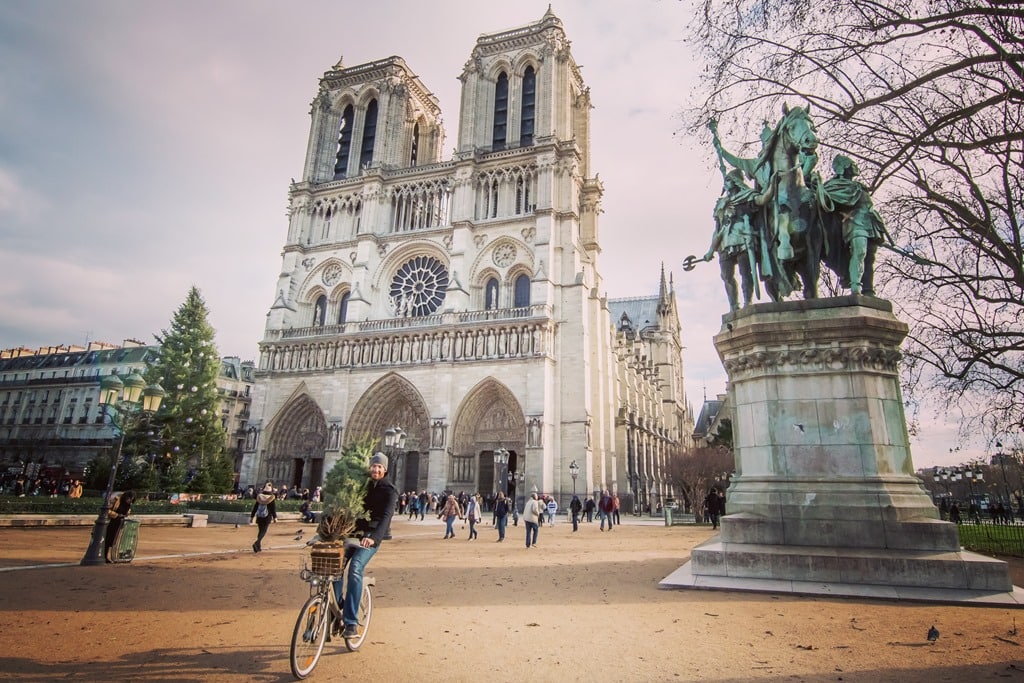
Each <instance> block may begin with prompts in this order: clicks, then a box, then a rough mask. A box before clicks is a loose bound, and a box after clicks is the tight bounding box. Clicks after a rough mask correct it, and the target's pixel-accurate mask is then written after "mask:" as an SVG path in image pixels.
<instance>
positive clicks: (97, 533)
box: [80, 372, 166, 565]
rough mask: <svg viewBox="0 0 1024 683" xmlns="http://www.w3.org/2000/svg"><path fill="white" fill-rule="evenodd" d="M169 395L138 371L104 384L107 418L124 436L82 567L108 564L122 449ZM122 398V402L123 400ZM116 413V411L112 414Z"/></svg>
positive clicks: (112, 377) (102, 397)
mask: <svg viewBox="0 0 1024 683" xmlns="http://www.w3.org/2000/svg"><path fill="white" fill-rule="evenodd" d="M165 395H166V393H165V392H164V390H163V387H161V386H160V385H159V384H150V385H149V386H148V387H147V386H146V380H144V379H143V378H142V375H140V374H139V373H138V372H132V373H131V374H130V375H128V376H127V377H125V378H124V381H123V382H122V381H121V380H120V379H119V378H118V377H117V375H108V376H107V377H105V378H103V381H102V382H100V406H101V407H102V408H103V413H104V415H108V414H109V415H110V423H111V424H112V425H113V426H114V427H115V428H116V429H117V431H118V432H119V434H120V436H119V438H118V441H117V455H116V456H115V457H114V459H113V461H112V462H111V463H110V477H108V479H107V489H106V491H105V492H104V493H103V504H102V505H101V506H100V512H99V515H98V516H97V517H96V522H95V523H94V524H93V527H92V538H91V539H90V540H89V547H88V549H86V551H85V555H84V556H83V557H82V561H81V562H80V564H82V565H96V564H106V562H107V560H106V558H105V557H104V556H103V541H104V539H105V538H106V535H107V523H108V522H109V518H108V513H109V512H110V497H111V496H112V495H113V493H114V481H115V480H116V479H117V466H118V464H119V463H120V462H121V450H122V449H123V448H124V433H125V430H126V429H127V428H128V427H129V426H131V425H132V423H137V422H138V421H139V420H141V418H143V417H145V416H148V415H152V414H153V413H155V412H156V411H157V410H159V409H160V402H161V401H163V399H164V396H165ZM119 399H120V400H119ZM108 411H112V412H108Z"/></svg>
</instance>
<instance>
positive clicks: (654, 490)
mask: <svg viewBox="0 0 1024 683" xmlns="http://www.w3.org/2000/svg"><path fill="white" fill-rule="evenodd" d="M657 495H658V488H657V487H656V486H655V485H654V484H651V497H650V498H649V499H648V500H647V507H648V508H649V509H650V512H651V517H653V516H654V497H655V496H657Z"/></svg>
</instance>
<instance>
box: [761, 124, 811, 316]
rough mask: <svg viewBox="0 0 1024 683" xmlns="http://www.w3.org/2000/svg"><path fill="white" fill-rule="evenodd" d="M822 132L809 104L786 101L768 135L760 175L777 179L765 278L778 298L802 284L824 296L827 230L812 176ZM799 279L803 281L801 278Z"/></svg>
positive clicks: (768, 213)
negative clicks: (822, 278)
mask: <svg viewBox="0 0 1024 683" xmlns="http://www.w3.org/2000/svg"><path fill="white" fill-rule="evenodd" d="M817 147H818V137H817V134H816V133H815V130H814V122H813V121H811V118H810V116H809V115H808V111H807V109H806V108H802V107H794V108H792V109H790V108H789V107H787V106H785V105H784V106H783V117H782V119H781V120H780V121H779V123H778V124H777V125H776V126H775V128H774V129H773V130H772V131H771V134H770V135H768V136H767V138H766V139H765V141H764V147H763V149H762V150H761V154H760V155H759V156H758V158H757V166H756V167H755V169H754V177H755V179H757V180H758V181H759V182H767V183H774V185H775V191H774V197H773V201H771V202H770V203H768V204H767V205H766V206H765V207H764V220H763V222H762V226H763V233H762V234H763V245H764V246H763V248H762V254H761V257H762V258H761V263H760V270H761V278H762V279H763V280H764V281H765V290H766V291H767V292H768V295H769V296H770V297H771V298H772V300H773V301H780V300H782V299H784V298H785V297H787V296H788V295H789V294H790V293H792V292H794V291H796V290H797V289H798V288H801V289H802V291H803V296H804V298H805V299H814V298H817V296H818V277H819V276H820V274H821V256H822V253H823V245H824V232H823V228H822V222H821V219H820V216H819V205H818V202H817V200H816V197H815V192H814V191H813V190H812V189H811V188H810V187H808V184H807V181H808V179H810V178H811V173H812V171H813V169H814V166H815V164H816V163H817V160H818V156H817V153H816V150H817ZM797 279H799V284H798V282H797Z"/></svg>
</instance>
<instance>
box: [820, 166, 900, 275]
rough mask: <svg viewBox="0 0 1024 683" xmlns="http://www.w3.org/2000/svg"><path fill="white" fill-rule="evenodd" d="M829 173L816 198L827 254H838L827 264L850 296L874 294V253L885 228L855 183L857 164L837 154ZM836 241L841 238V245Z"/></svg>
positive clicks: (866, 191) (864, 194)
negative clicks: (823, 217)
mask: <svg viewBox="0 0 1024 683" xmlns="http://www.w3.org/2000/svg"><path fill="white" fill-rule="evenodd" d="M832 170H833V171H834V172H835V176H834V177H832V178H829V179H828V180H827V181H825V183H824V184H823V185H822V186H821V192H820V196H819V201H820V202H821V206H822V208H823V209H824V210H825V211H826V212H827V219H826V220H827V221H828V223H827V225H826V232H827V233H828V237H829V240H830V248H829V252H830V254H831V253H834V252H835V251H837V250H838V251H839V258H838V259H832V258H830V259H829V261H830V262H831V263H830V265H831V266H832V268H833V270H835V271H836V273H837V274H838V275H839V279H840V282H841V284H842V285H843V286H847V287H849V288H850V291H851V292H852V293H853V294H868V295H873V294H874V293H875V286H874V285H875V283H874V265H875V252H876V251H877V250H878V245H879V244H881V243H882V242H883V241H884V240H885V238H886V231H885V226H884V225H883V224H882V217H881V216H879V215H878V212H877V211H875V208H874V203H873V202H872V201H871V195H869V194H868V189H867V188H866V187H865V186H864V184H863V183H861V182H860V181H857V180H854V178H856V177H857V176H858V175H859V174H860V169H859V168H857V164H855V163H854V162H853V160H852V159H850V158H849V157H847V156H844V155H842V154H840V155H839V156H837V157H836V158H835V160H834V161H833V162H832ZM837 238H841V239H842V244H841V245H840V244H838V239H837ZM837 248H838V249H837Z"/></svg>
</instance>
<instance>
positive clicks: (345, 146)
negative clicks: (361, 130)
mask: <svg viewBox="0 0 1024 683" xmlns="http://www.w3.org/2000/svg"><path fill="white" fill-rule="evenodd" d="M352 119H353V112H352V105H351V104H350V105H348V106H347V107H345V111H344V112H343V113H342V114H341V125H340V126H339V129H338V158H337V161H336V162H335V164H334V179H335V180H338V179H339V178H344V177H345V175H346V174H347V173H348V154H349V152H350V151H351V149H352Z"/></svg>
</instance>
